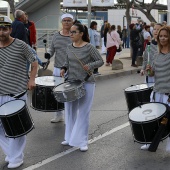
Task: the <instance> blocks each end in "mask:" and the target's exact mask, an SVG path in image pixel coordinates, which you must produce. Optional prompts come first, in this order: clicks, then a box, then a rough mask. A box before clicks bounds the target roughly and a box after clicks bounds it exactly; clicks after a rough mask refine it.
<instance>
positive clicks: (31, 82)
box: [28, 61, 38, 90]
mask: <svg viewBox="0 0 170 170" xmlns="http://www.w3.org/2000/svg"><path fill="white" fill-rule="evenodd" d="M37 69H38V62H37V61H35V62H33V63H31V73H30V79H29V82H28V89H29V90H32V89H33V88H34V87H35V86H36V84H35V77H36V74H37Z"/></svg>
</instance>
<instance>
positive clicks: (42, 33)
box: [37, 29, 58, 48]
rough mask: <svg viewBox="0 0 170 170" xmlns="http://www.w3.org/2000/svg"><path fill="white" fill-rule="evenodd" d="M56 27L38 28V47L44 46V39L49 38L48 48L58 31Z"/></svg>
mask: <svg viewBox="0 0 170 170" xmlns="http://www.w3.org/2000/svg"><path fill="white" fill-rule="evenodd" d="M57 31H58V30H56V29H37V47H38V48H43V47H44V43H43V40H44V39H45V40H47V43H46V45H47V48H48V47H49V45H50V44H51V41H52V37H53V35H54V34H55V33H56V32H57Z"/></svg>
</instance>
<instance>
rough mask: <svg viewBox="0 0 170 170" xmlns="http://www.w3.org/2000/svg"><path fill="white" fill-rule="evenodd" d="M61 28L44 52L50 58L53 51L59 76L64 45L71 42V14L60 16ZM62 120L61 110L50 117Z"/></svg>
mask: <svg viewBox="0 0 170 170" xmlns="http://www.w3.org/2000/svg"><path fill="white" fill-rule="evenodd" d="M61 23H62V30H61V31H59V32H57V33H56V34H55V35H54V36H53V39H52V42H51V46H50V48H49V50H48V53H45V58H46V59H50V57H52V56H53V55H54V53H55V59H54V71H53V75H54V76H60V69H61V67H62V66H63V65H64V63H65V60H66V56H67V55H66V47H67V45H68V44H70V43H72V41H71V39H70V34H69V33H70V28H71V26H72V25H73V16H72V15H71V14H68V13H66V14H63V15H62V16H61ZM61 121H64V114H63V111H58V112H55V115H54V118H53V119H51V122H52V123H57V122H61Z"/></svg>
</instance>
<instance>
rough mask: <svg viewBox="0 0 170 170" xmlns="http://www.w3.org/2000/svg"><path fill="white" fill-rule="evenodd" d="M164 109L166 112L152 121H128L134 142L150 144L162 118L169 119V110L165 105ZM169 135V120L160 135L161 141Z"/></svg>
mask: <svg viewBox="0 0 170 170" xmlns="http://www.w3.org/2000/svg"><path fill="white" fill-rule="evenodd" d="M165 107H166V112H165V113H164V114H162V115H161V116H160V117H158V118H156V119H154V120H150V121H145V122H136V121H132V120H130V119H129V122H130V125H131V129H132V134H133V137H134V141H135V142H138V143H142V144H150V143H152V140H153V138H154V137H155V135H156V133H157V131H158V129H159V127H160V125H161V121H162V118H163V117H165V116H166V117H168V118H169V117H170V112H169V109H168V107H167V106H166V105H165ZM136 114H138V113H136ZM169 134H170V119H169V120H168V124H167V125H166V128H165V130H164V133H163V134H162V138H161V140H164V139H166V138H167V137H168V136H169Z"/></svg>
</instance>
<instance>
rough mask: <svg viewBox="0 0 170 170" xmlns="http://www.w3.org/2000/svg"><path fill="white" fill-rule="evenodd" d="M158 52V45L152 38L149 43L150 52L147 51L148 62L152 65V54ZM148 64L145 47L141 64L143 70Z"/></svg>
mask: <svg viewBox="0 0 170 170" xmlns="http://www.w3.org/2000/svg"><path fill="white" fill-rule="evenodd" d="M156 53H158V45H157V43H156V41H154V40H152V42H151V44H150V52H149V64H150V65H152V63H153V60H154V55H155V54H156ZM147 64H148V49H147V48H146V49H145V51H144V54H143V65H142V69H143V70H145V69H146V66H147Z"/></svg>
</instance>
